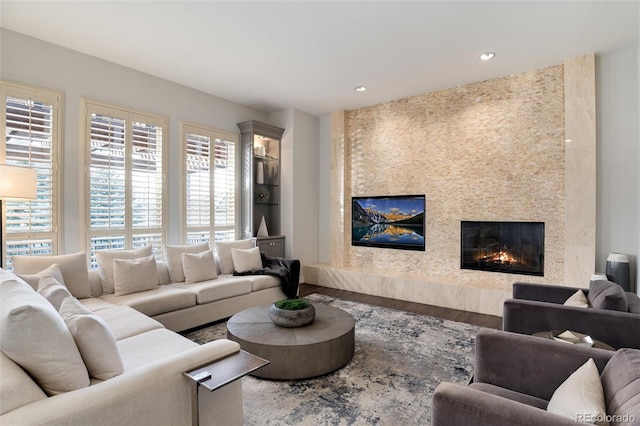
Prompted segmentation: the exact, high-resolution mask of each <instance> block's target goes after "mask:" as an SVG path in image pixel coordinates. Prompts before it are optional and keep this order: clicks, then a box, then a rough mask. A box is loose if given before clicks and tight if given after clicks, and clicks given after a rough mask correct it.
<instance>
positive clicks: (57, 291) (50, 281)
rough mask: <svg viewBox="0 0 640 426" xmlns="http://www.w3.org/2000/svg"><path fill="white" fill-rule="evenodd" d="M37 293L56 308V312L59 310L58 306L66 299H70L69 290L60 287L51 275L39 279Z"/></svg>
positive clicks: (62, 286)
mask: <svg viewBox="0 0 640 426" xmlns="http://www.w3.org/2000/svg"><path fill="white" fill-rule="evenodd" d="M38 293H40V294H41V295H42V297H44V298H45V299H47V300H48V301H49V303H51V304H52V305H53V307H54V308H56V311H59V310H60V305H61V304H62V301H63V300H64V299H66V298H67V297H72V296H71V293H69V290H67V288H66V287H65V286H64V285H62V284H61V283H60V282H59V281H58V280H56V279H55V278H54V277H53V276H51V275H44V276H43V277H42V278H40V283H39V284H38Z"/></svg>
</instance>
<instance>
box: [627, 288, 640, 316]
mask: <svg viewBox="0 0 640 426" xmlns="http://www.w3.org/2000/svg"><path fill="white" fill-rule="evenodd" d="M627 302H628V303H629V312H631V313H632V314H640V297H638V295H637V294H635V293H631V292H627Z"/></svg>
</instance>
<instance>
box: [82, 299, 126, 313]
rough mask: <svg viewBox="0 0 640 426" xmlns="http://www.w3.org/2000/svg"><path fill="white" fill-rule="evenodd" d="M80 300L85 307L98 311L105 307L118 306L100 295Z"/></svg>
mask: <svg viewBox="0 0 640 426" xmlns="http://www.w3.org/2000/svg"><path fill="white" fill-rule="evenodd" d="M79 300H80V303H82V305H84V307H85V308H87V309H89V310H90V311H91V312H97V311H101V310H103V309H109V308H113V307H116V306H118V305H114V304H113V303H109V302H106V301H104V300H102V299H100V298H99V297H90V298H88V299H79Z"/></svg>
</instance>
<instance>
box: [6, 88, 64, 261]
mask: <svg viewBox="0 0 640 426" xmlns="http://www.w3.org/2000/svg"><path fill="white" fill-rule="evenodd" d="M1 90H2V97H3V99H4V102H3V105H2V117H1V120H0V122H1V124H2V127H3V133H4V134H5V144H3V145H4V146H3V147H2V149H0V157H2V158H3V159H4V162H5V163H6V164H10V165H15V166H22V167H29V168H32V169H35V170H36V173H37V199H36V200H34V201H26V202H25V201H22V202H16V201H10V200H7V201H5V202H4V207H5V208H4V213H5V217H4V218H3V224H4V225H5V234H4V238H3V241H4V247H3V252H4V254H5V258H6V259H7V260H8V261H5V262H3V265H5V267H7V268H9V269H10V267H11V256H14V255H19V254H30V255H33V254H57V250H58V238H59V229H60V226H59V224H58V220H59V218H60V215H59V212H58V207H59V199H60V183H59V182H60V179H59V176H58V156H59V152H61V147H60V146H59V145H60V143H61V142H60V140H61V138H60V136H59V132H60V124H59V117H60V111H59V110H60V98H61V95H59V94H58V93H57V92H51V91H47V90H43V89H36V88H30V87H26V86H19V85H13V84H8V83H2V84H1Z"/></svg>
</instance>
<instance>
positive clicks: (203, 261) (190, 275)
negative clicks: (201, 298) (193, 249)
mask: <svg viewBox="0 0 640 426" xmlns="http://www.w3.org/2000/svg"><path fill="white" fill-rule="evenodd" d="M182 266H183V269H184V280H183V281H184V282H185V283H187V284H192V283H197V282H200V281H206V280H215V279H216V278H217V276H218V273H217V269H218V267H217V266H216V261H215V259H214V257H213V251H212V250H207V251H203V252H202V253H193V254H192V253H182ZM175 282H179V281H175Z"/></svg>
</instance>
